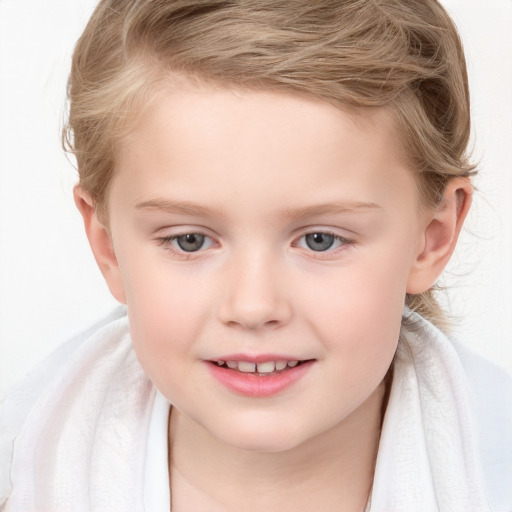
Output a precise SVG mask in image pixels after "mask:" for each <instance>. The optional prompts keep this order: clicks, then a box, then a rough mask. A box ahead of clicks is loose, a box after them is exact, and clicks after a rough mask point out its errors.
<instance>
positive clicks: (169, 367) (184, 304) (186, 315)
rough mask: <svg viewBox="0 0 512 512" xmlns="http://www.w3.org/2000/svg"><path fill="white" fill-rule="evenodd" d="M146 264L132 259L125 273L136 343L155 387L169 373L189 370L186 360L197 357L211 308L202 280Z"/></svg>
mask: <svg viewBox="0 0 512 512" xmlns="http://www.w3.org/2000/svg"><path fill="white" fill-rule="evenodd" d="M144 261H145V259H144V258H143V257H138V258H137V257H133V258H132V259H129V260H128V261H126V262H125V265H124V268H123V272H124V274H125V275H124V281H125V284H126V286H125V289H126V297H127V307H128V317H129V320H130V331H131V335H132V339H133V345H134V347H135V351H136V353H137V356H138V358H139V361H140V362H141V364H142V366H143V368H144V370H145V371H146V373H147V374H148V377H149V378H150V379H151V380H153V381H154V382H155V383H157V382H159V381H160V382H163V381H164V380H165V379H166V378H168V375H169V374H170V373H172V374H178V373H184V372H186V370H187V368H186V364H187V359H186V357H185V356H187V355H188V356H191V355H192V356H194V353H195V352H194V351H195V350H196V349H197V346H196V343H195V342H196V341H197V339H198V338H200V334H201V330H202V327H203V325H204V323H205V315H206V314H207V312H208V311H209V309H211V308H208V307H205V302H206V301H207V300H208V293H207V290H206V289H205V285H204V282H202V283H198V282H197V280H195V279H192V278H191V277H188V278H187V275H186V274H184V273H183V272H180V271H179V270H176V269H175V268H173V267H172V266H171V265H170V264H169V262H166V261H165V260H164V261H163V262H159V261H155V259H154V258H152V259H151V262H149V260H148V265H144ZM188 360H190V359H188Z"/></svg>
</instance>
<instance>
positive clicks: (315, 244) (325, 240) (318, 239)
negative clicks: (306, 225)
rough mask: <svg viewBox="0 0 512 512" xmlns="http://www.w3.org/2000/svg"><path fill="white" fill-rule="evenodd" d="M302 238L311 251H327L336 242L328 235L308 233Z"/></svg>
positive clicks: (332, 236)
mask: <svg viewBox="0 0 512 512" xmlns="http://www.w3.org/2000/svg"><path fill="white" fill-rule="evenodd" d="M304 238H305V241H306V245H307V246H308V247H309V248H310V249H311V250H312V251H327V250H328V249H330V248H331V247H332V246H333V244H334V242H335V241H336V237H335V236H334V235H331V234H330V233H309V234H308V235H306V236H305V237H304Z"/></svg>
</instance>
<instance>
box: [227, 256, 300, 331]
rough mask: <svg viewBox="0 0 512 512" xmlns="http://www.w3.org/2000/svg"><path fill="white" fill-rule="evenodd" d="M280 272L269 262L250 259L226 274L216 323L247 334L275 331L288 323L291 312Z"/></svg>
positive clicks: (249, 257)
mask: <svg viewBox="0 0 512 512" xmlns="http://www.w3.org/2000/svg"><path fill="white" fill-rule="evenodd" d="M284 281H285V280H284V278H283V274H282V272H281V273H280V272H279V268H278V265H276V264H275V262H273V261H271V258H269V257H264V256H262V255H254V254H253V255H250V256H247V257H245V258H241V259H240V260H239V261H236V262H233V263H232V264H231V265H230V269H229V271H228V277H227V282H225V285H227V286H226V287H225V288H224V290H225V293H224V297H223V300H222V302H221V305H220V307H219V319H220V320H221V322H223V323H224V324H226V325H228V326H230V327H237V326H238V327H242V328H244V329H249V330H258V329H262V328H278V327H280V326H283V325H285V324H286V323H288V321H289V320H290V318H291V316H292V308H291V303H290V300H289V295H288V292H289V290H287V288H286V286H285V282H284Z"/></svg>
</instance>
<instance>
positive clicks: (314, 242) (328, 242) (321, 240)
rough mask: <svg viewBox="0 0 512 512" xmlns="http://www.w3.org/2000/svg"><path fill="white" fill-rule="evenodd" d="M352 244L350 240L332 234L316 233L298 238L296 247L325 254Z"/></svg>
mask: <svg viewBox="0 0 512 512" xmlns="http://www.w3.org/2000/svg"><path fill="white" fill-rule="evenodd" d="M351 244H353V241H352V240H349V239H347V238H344V237H342V236H339V235H335V234H334V233H326V232H322V231H318V232H315V233H307V234H306V235H303V236H301V237H300V238H299V240H298V242H297V246H298V247H302V248H303V249H310V250H312V251H315V252H326V251H328V250H330V249H338V248H340V247H343V246H345V245H351Z"/></svg>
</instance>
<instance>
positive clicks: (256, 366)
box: [211, 360, 311, 377]
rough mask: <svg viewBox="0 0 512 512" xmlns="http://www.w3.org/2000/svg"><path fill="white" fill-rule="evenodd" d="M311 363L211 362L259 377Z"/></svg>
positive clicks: (292, 361) (291, 361)
mask: <svg viewBox="0 0 512 512" xmlns="http://www.w3.org/2000/svg"><path fill="white" fill-rule="evenodd" d="M308 361H311V360H304V361H300V360H290V361H288V360H278V361H263V362H259V363H255V362H251V361H234V360H230V361H222V360H218V361H211V363H212V364H215V365H216V366H219V367H220V368H225V369H227V370H233V371H236V372H240V373H246V374H252V375H258V376H259V377H269V376H272V375H277V374H280V373H283V372H286V371H287V370H289V369H291V368H296V367H297V366H301V365H302V364H304V363H306V362H308Z"/></svg>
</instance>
